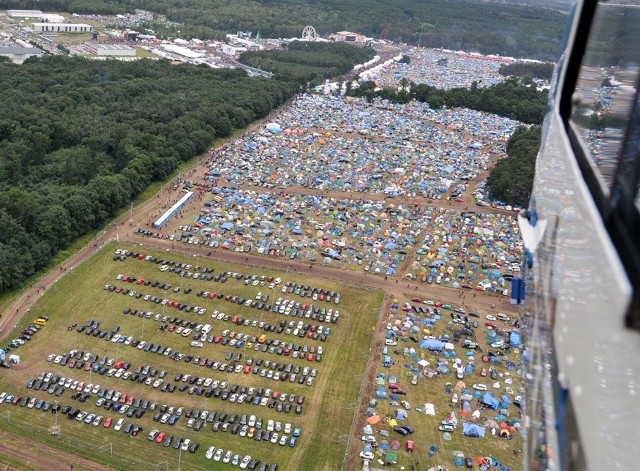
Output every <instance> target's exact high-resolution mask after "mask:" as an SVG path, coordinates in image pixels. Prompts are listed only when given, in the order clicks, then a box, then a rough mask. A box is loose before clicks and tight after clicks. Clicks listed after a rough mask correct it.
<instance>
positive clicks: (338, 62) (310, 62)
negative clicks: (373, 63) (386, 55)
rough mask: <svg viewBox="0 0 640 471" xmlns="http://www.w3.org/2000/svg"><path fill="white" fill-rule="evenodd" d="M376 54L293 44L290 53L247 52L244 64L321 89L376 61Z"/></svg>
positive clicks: (366, 50)
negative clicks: (356, 67)
mask: <svg viewBox="0 0 640 471" xmlns="http://www.w3.org/2000/svg"><path fill="white" fill-rule="evenodd" d="M375 54H376V53H375V51H374V50H373V49H370V48H360V47H354V46H352V45H350V44H344V43H321V42H318V43H312V42H303V41H293V42H291V43H290V44H289V46H288V47H287V49H286V50H275V49H274V50H269V51H247V52H244V53H243V54H242V55H241V56H240V62H242V63H244V64H248V65H251V66H253V67H257V68H259V69H263V70H268V71H269V72H273V73H274V75H275V77H276V78H277V79H279V80H284V81H292V82H296V83H299V84H301V85H306V84H307V83H309V84H312V85H318V84H320V83H322V81H323V80H324V79H327V78H330V77H337V76H339V75H342V74H345V73H347V72H349V71H350V70H351V69H353V66H354V64H363V63H365V62H367V61H369V60H371V59H373V57H374V56H375Z"/></svg>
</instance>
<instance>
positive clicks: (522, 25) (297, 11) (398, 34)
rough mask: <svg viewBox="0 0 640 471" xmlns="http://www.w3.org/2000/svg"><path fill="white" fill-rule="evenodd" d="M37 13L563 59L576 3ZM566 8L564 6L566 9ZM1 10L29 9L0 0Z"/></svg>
mask: <svg viewBox="0 0 640 471" xmlns="http://www.w3.org/2000/svg"><path fill="white" fill-rule="evenodd" d="M36 6H37V8H39V9H41V10H47V11H66V12H71V13H97V14H105V15H115V14H118V13H125V12H131V13H133V12H134V11H135V9H137V8H141V9H145V10H148V11H152V12H155V13H159V14H162V15H166V17H167V18H168V19H169V20H171V21H173V22H177V23H179V25H176V24H166V23H160V22H151V23H150V24H149V25H147V27H148V28H151V29H153V30H154V31H155V32H156V33H157V34H161V35H163V37H167V36H173V37H183V38H186V39H190V38H194V37H197V38H200V39H206V38H216V39H222V38H224V36H225V35H226V34H227V33H229V32H235V31H238V30H244V31H252V32H254V33H257V32H260V34H261V36H262V37H271V38H288V37H300V35H301V33H302V29H303V28H304V27H305V26H307V25H313V26H315V28H316V30H317V31H318V32H319V33H320V34H321V35H323V36H325V37H326V36H328V35H329V34H330V33H334V32H336V31H342V30H347V31H356V32H358V33H362V34H365V35H367V36H371V37H374V38H381V39H389V40H393V41H400V42H406V43H409V44H415V45H419V46H424V47H441V48H448V49H453V50H466V51H477V52H481V53H484V54H501V55H505V56H514V57H528V58H533V59H540V60H551V61H553V60H555V59H556V58H557V57H558V55H559V53H560V50H559V49H560V40H561V37H562V31H563V30H564V27H565V24H566V19H567V15H568V7H569V4H568V3H567V4H566V5H561V6H559V7H556V8H548V7H547V6H546V5H543V4H541V5H538V4H536V3H535V2H530V3H529V4H528V5H517V4H514V3H510V2H501V3H497V2H477V1H474V0H430V1H428V2H419V1H415V0H395V1H393V2H389V1H387V0H350V1H348V2H343V1H336V0H324V1H313V2H309V1H303V0H279V1H275V0H242V1H241V0H153V1H151V0H117V1H114V0H40V1H39V2H37V5H36ZM563 6H564V9H563V8H562V7H563ZM0 8H6V9H21V8H25V2H24V1H22V0H0Z"/></svg>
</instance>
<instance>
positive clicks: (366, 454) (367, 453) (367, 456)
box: [360, 451, 375, 460]
mask: <svg viewBox="0 0 640 471" xmlns="http://www.w3.org/2000/svg"><path fill="white" fill-rule="evenodd" d="M360 458H364V459H365V460H372V459H373V458H375V456H374V454H373V453H371V452H370V451H361V452H360Z"/></svg>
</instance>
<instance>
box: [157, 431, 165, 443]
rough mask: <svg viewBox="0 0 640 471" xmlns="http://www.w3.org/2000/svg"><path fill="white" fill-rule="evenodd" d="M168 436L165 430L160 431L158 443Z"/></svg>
mask: <svg viewBox="0 0 640 471" xmlns="http://www.w3.org/2000/svg"><path fill="white" fill-rule="evenodd" d="M166 436H167V434H166V433H164V432H160V433H159V434H158V436H157V437H156V443H162V442H163V441H164V439H165V437H166Z"/></svg>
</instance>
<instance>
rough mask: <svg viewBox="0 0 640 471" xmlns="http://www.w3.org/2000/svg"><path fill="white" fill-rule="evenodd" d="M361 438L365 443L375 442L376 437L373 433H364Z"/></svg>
mask: <svg viewBox="0 0 640 471" xmlns="http://www.w3.org/2000/svg"><path fill="white" fill-rule="evenodd" d="M361 440H362V441H363V442H365V443H375V442H376V437H374V436H373V435H364V436H363V437H362V439H361Z"/></svg>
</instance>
